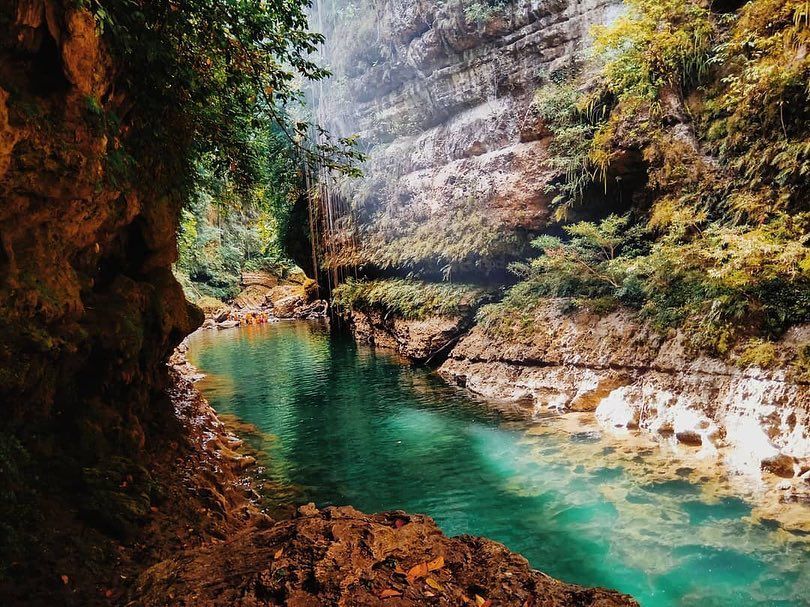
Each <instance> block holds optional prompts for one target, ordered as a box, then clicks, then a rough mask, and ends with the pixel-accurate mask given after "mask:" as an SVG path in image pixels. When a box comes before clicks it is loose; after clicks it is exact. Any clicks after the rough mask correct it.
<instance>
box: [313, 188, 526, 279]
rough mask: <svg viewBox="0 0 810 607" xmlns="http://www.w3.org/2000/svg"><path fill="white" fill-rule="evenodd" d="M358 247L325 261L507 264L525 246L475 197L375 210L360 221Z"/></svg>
mask: <svg viewBox="0 0 810 607" xmlns="http://www.w3.org/2000/svg"><path fill="white" fill-rule="evenodd" d="M358 239H359V241H360V243H359V245H360V246H359V250H350V251H348V252H346V251H338V255H341V254H346V255H351V257H348V256H347V257H339V256H336V257H334V258H331V257H327V259H326V265H327V266H330V265H342V264H343V265H351V264H362V263H373V264H374V265H376V266H377V267H381V268H407V269H411V270H415V271H418V270H427V271H441V272H442V274H443V278H444V279H445V280H450V279H452V277H453V275H454V274H456V273H457V272H464V271H471V270H477V271H488V270H492V269H494V268H497V267H501V268H505V267H506V265H507V264H508V263H509V261H511V260H514V259H515V258H516V257H517V256H518V255H519V252H520V250H521V249H522V248H523V247H524V246H525V240H524V241H521V237H520V235H519V234H517V233H515V232H511V233H510V232H509V231H508V230H506V229H504V226H503V225H501V224H500V223H499V222H498V221H497V220H494V219H492V218H490V217H488V216H487V215H485V214H482V213H481V212H480V209H477V208H476V202H475V200H474V199H470V200H467V201H465V202H461V203H457V204H455V205H449V208H446V209H442V210H441V211H430V210H429V209H423V210H421V211H414V209H413V208H412V207H406V208H404V209H403V208H401V207H393V206H392V207H390V208H382V209H380V210H378V211H376V212H375V213H374V214H373V216H371V217H370V218H368V219H367V220H364V221H362V223H361V225H360V226H359V236H358Z"/></svg>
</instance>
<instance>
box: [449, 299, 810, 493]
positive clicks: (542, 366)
mask: <svg viewBox="0 0 810 607" xmlns="http://www.w3.org/2000/svg"><path fill="white" fill-rule="evenodd" d="M532 327H533V329H532V330H530V331H525V330H523V331H520V332H519V333H517V334H516V335H515V336H513V337H509V336H505V337H504V336H497V335H489V334H487V332H486V331H485V330H484V329H482V328H481V327H476V328H475V329H474V330H473V331H471V332H470V333H469V334H468V335H467V336H465V337H464V338H463V339H462V340H461V341H460V342H459V344H458V345H457V346H456V347H455V348H454V349H453V351H452V352H451V353H450V357H449V358H448V360H447V361H445V363H444V364H443V365H442V367H441V368H440V373H441V374H442V375H444V376H445V377H447V378H448V379H449V380H451V381H453V382H455V383H458V384H460V385H462V386H465V387H467V388H469V389H470V390H472V391H474V392H477V393H479V394H482V395H484V396H487V397H490V398H494V399H499V400H509V401H519V400H525V401H528V402H529V403H530V411H532V412H535V411H536V412H540V411H543V410H549V409H552V410H558V411H561V412H565V411H593V412H595V414H596V417H597V418H598V419H599V420H600V421H601V422H603V424H604V425H605V426H607V427H608V428H614V429H622V430H627V429H631V430H633V429H638V428H640V429H642V430H646V431H649V432H652V433H655V434H657V435H659V436H661V437H662V438H663V439H666V438H667V437H672V439H673V440H677V441H679V442H681V443H685V444H688V445H694V446H696V447H702V448H703V449H704V450H705V451H707V452H708V453H711V454H714V453H717V452H718V451H719V452H720V453H721V455H722V457H723V459H724V460H725V461H726V463H727V464H728V465H729V466H730V467H731V469H732V470H734V471H735V472H738V473H751V472H754V473H758V472H759V470H760V467H763V469H768V470H769V471H771V472H775V473H776V474H778V475H779V476H783V477H785V476H786V477H794V475H795V476H798V475H799V474H805V473H806V472H807V471H808V469H810V430H808V429H809V428H810V384H808V383H807V381H806V380H802V379H800V378H797V377H796V376H795V374H791V372H790V366H789V365H788V364H786V362H785V361H782V362H781V364H777V365H776V366H775V368H774V369H772V370H768V369H762V368H759V367H755V366H749V367H747V368H741V367H735V366H733V365H731V364H729V363H727V362H724V361H721V360H719V359H717V358H712V357H709V356H706V355H701V354H699V353H695V352H694V351H691V350H689V349H688V348H687V347H685V342H686V340H685V336H684V335H683V334H680V333H676V334H674V335H672V336H668V337H667V336H662V335H661V334H659V333H657V332H656V331H654V330H653V329H652V328H651V327H650V326H649V325H647V324H646V323H645V322H643V321H642V320H640V319H639V317H638V315H637V314H635V313H633V312H631V311H627V310H619V311H616V312H613V313H611V314H608V315H606V316H597V315H595V314H590V313H587V312H585V311H580V312H577V313H574V314H565V313H563V312H562V311H561V306H560V302H558V301H554V300H551V301H549V302H548V303H547V304H546V305H545V306H544V307H543V308H542V309H541V310H540V311H539V312H538V314H537V316H536V317H535V319H534V321H533V323H532ZM809 331H810V327H808V326H806V325H805V326H797V327H794V328H793V329H791V330H790V331H789V332H788V333H787V334H786V335H785V337H784V338H783V339H782V340H781V341H780V342H779V344H778V345H779V352H780V355H782V356H783V357H787V358H790V357H791V356H793V355H795V350H796V348H798V347H800V346H801V345H802V344H806V343H807V341H808V339H809V338H810V336H808V332H809ZM805 476H806V474H805ZM804 491H806V488H805V489H804Z"/></svg>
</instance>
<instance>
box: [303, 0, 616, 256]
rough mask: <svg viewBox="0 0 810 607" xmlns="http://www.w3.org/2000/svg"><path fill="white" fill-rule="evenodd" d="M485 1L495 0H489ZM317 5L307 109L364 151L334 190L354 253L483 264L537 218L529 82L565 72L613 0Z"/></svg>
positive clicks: (542, 217) (543, 210)
mask: <svg viewBox="0 0 810 607" xmlns="http://www.w3.org/2000/svg"><path fill="white" fill-rule="evenodd" d="M493 6H494V4H493ZM486 7H490V5H489V4H488V3H486V2H483V3H477V2H473V1H472V0H449V1H447V2H433V1H430V0H417V1H416V2H405V1H402V0H382V1H379V2H369V1H368V0H356V1H354V2H338V3H335V2H331V3H330V2H328V1H326V0H321V1H319V2H317V3H316V6H315V10H314V16H313V27H315V28H316V29H318V28H320V29H321V31H324V33H325V34H326V36H327V42H326V45H325V47H324V49H323V52H322V55H323V57H324V59H325V63H326V65H327V67H329V68H330V69H331V70H332V71H333V73H334V76H333V77H332V78H331V79H330V80H328V81H326V82H325V83H324V84H322V85H320V86H319V87H316V88H315V90H314V91H313V92H312V95H313V99H314V104H315V106H316V107H317V111H318V116H319V119H320V120H321V121H323V122H324V124H326V126H328V127H330V128H332V129H333V130H334V131H336V132H337V133H339V134H351V133H357V134H358V135H359V136H360V141H361V145H363V146H365V147H367V148H368V149H369V160H368V162H367V163H366V164H365V165H364V167H363V168H364V171H365V176H364V177H363V178H362V179H361V180H359V181H354V182H352V183H350V184H348V185H347V186H346V187H345V188H344V194H345V195H346V196H347V197H348V198H349V200H350V202H351V203H352V205H353V206H354V207H355V210H356V213H355V220H356V222H357V223H358V224H359V230H360V232H361V233H362V238H361V244H360V247H361V251H360V255H359V257H356V258H354V259H352V261H353V262H355V263H370V264H372V265H377V266H393V267H398V268H403V267H420V268H421V269H427V270H428V271H430V270H435V269H436V268H437V267H444V266H446V265H449V266H450V269H451V270H452V269H453V268H454V267H463V266H469V265H474V266H476V267H477V269H478V270H479V271H480V270H482V269H483V270H487V269H489V268H490V267H491V266H492V265H496V266H497V265H501V266H502V265H503V261H504V259H506V260H508V259H509V258H510V256H514V255H515V254H516V253H519V251H520V247H521V245H522V244H523V243H524V242H525V238H524V237H525V235H526V234H527V233H531V232H532V231H534V230H537V229H539V228H541V227H543V226H544V225H545V223H546V221H547V218H548V214H549V211H548V204H549V201H550V199H551V196H552V195H551V194H549V193H548V192H547V191H546V186H547V184H548V182H549V180H550V179H551V177H552V176H553V173H552V172H551V171H550V170H549V169H548V168H546V167H545V166H544V160H546V158H547V155H548V153H547V150H548V144H549V137H548V133H547V132H546V131H545V130H544V128H543V125H542V124H541V122H540V121H539V120H538V117H537V116H536V115H535V114H534V112H533V110H532V108H531V107H530V105H531V100H532V98H533V96H534V93H535V91H536V89H537V88H538V87H539V86H540V85H541V84H543V83H544V82H548V80H549V78H551V77H552V76H554V75H556V76H559V77H564V74H565V73H566V69H568V68H570V67H571V65H572V63H573V62H574V61H575V59H576V58H577V57H578V56H579V55H580V54H581V53H582V52H584V51H585V50H586V49H587V46H588V40H589V30H590V28H591V27H592V26H593V25H595V24H601V23H606V22H608V21H610V20H611V19H612V18H613V17H614V16H615V15H616V14H618V12H619V10H620V4H619V2H618V1H617V0H528V1H527V0H521V1H516V2H505V3H500V4H497V6H495V7H494V8H491V9H490V10H491V11H492V13H491V14H488V15H487V16H486V17H485V18H483V17H480V16H476V15H475V14H474V12H473V10H474V9H476V8H479V9H484V10H487V9H486Z"/></svg>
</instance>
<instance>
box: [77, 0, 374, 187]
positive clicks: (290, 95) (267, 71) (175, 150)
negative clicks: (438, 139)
mask: <svg viewBox="0 0 810 607" xmlns="http://www.w3.org/2000/svg"><path fill="white" fill-rule="evenodd" d="M77 2H78V4H79V5H83V6H86V7H87V8H89V9H90V10H91V11H92V12H93V14H94V15H95V18H96V22H97V24H98V28H99V30H100V31H101V32H102V34H103V36H104V38H105V40H106V41H107V42H108V44H109V47H110V48H111V50H112V52H113V54H114V58H115V61H116V63H117V65H118V66H120V69H118V70H117V72H118V79H117V81H116V95H113V96H110V98H109V99H104V100H93V101H92V104H91V106H92V107H90V109H91V111H93V112H95V113H104V114H105V115H111V116H112V115H115V114H117V115H118V116H119V118H120V124H121V125H125V128H120V129H117V130H116V132H114V133H113V135H114V137H113V138H112V139H113V140H114V141H115V145H116V147H115V149H116V150H118V149H121V150H126V152H125V153H126V154H127V156H128V157H129V158H131V159H132V161H133V163H136V164H137V166H138V167H139V168H140V169H141V170H142V171H143V172H144V173H145V174H149V175H151V176H152V179H153V181H155V182H156V183H155V185H158V184H160V185H162V186H164V187H165V186H166V185H171V186H172V187H173V188H176V189H179V190H181V191H182V190H185V191H189V190H191V189H193V186H194V180H195V178H196V175H195V167H196V165H197V164H198V163H199V162H200V160H201V159H202V158H205V159H206V163H207V164H209V165H210V166H211V167H212V169H213V170H214V172H215V173H217V174H219V175H221V176H224V175H229V179H230V180H231V182H232V183H233V185H234V187H236V188H239V189H249V188H250V187H252V186H253V184H255V183H256V182H257V181H259V180H260V173H261V170H262V162H263V158H262V156H261V149H262V145H261V141H258V140H257V139H256V134H257V133H263V132H270V131H271V130H272V129H273V128H275V129H277V130H279V129H280V131H281V132H283V133H285V136H287V137H288V138H289V140H290V141H291V142H293V141H295V142H296V143H295V147H296V152H302V153H303V156H304V157H305V159H306V158H312V159H314V158H315V157H322V161H323V162H325V163H326V164H329V165H330V166H332V165H333V166H334V167H335V168H337V169H338V170H344V171H345V172H348V173H352V174H353V173H355V172H356V168H355V166H354V162H355V161H356V160H359V159H360V158H361V157H362V155H360V154H359V153H357V152H356V151H355V150H354V148H353V142H352V141H351V140H349V139H340V140H337V141H335V140H333V139H332V138H330V137H329V136H328V134H327V133H324V132H322V131H319V132H320V133H321V135H322V137H321V141H322V143H320V144H318V145H317V146H314V147H308V148H306V149H305V147H304V146H302V145H301V144H299V143H297V142H299V141H303V140H304V139H305V136H306V135H307V134H308V133H309V132H310V130H311V128H312V127H311V126H310V125H309V124H307V123H305V122H297V121H294V120H291V119H290V118H289V113H288V112H286V111H285V110H286V108H288V107H290V106H292V105H294V104H297V103H298V102H300V100H301V92H300V87H299V86H298V83H297V79H299V78H301V77H303V78H304V79H309V80H318V79H321V78H323V77H325V76H326V75H328V72H326V71H325V70H324V69H322V68H320V67H319V66H317V65H316V64H315V63H314V62H313V61H312V60H311V59H310V55H311V54H312V53H314V51H315V50H316V48H317V45H318V44H319V43H321V42H322V40H323V38H322V36H321V35H320V34H317V33H313V32H311V31H310V30H309V27H308V23H307V15H306V9H307V7H308V5H309V2H308V0H290V1H286V2H265V1H264V0H240V1H227V2H221V1H219V0H189V1H187V2H184V3H183V4H182V6H181V7H178V6H175V5H174V4H173V3H172V2H169V1H167V0H146V1H144V2H137V3H135V2H132V0H77ZM315 128H316V129H317V127H315ZM123 153H124V152H122V154H123ZM115 162H116V164H117V165H119V166H120V165H122V164H124V163H123V162H122V160H121V159H120V158H119V159H116V160H115Z"/></svg>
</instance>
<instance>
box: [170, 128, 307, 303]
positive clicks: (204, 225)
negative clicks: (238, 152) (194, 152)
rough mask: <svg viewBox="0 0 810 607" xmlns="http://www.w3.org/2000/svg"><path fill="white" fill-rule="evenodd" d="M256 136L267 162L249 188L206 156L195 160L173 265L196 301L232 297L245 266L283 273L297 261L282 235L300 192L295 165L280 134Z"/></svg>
mask: <svg viewBox="0 0 810 607" xmlns="http://www.w3.org/2000/svg"><path fill="white" fill-rule="evenodd" d="M258 135H262V137H259V136H258ZM256 141H257V143H255V145H257V146H258V145H259V144H261V145H262V146H263V148H262V157H263V158H264V162H263V163H261V164H260V165H259V166H258V168H259V169H260V170H259V171H258V172H257V181H256V182H255V183H254V184H253V186H252V187H251V188H249V189H247V190H244V189H240V188H238V187H236V186H235V185H234V184H233V183H232V182H230V181H229V180H228V179H227V177H221V176H219V175H217V173H216V172H215V170H214V168H213V163H211V162H209V163H205V160H206V158H207V157H206V158H204V159H203V160H202V161H201V162H200V163H199V164H198V165H197V170H196V178H195V183H196V186H195V190H194V192H193V193H192V196H191V197H190V200H189V203H188V205H187V207H186V208H185V209H183V211H182V215H181V221H180V229H179V231H178V253H179V255H178V261H177V264H176V266H175V273H176V274H177V275H178V278H179V279H180V282H181V284H182V285H183V287H184V290H185V291H186V294H187V296H188V297H189V298H190V299H192V300H196V299H198V298H199V297H201V296H208V297H214V298H217V299H220V300H227V299H230V298H232V297H234V296H235V295H237V293H238V292H239V280H240V276H241V273H242V271H243V270H249V271H255V270H268V271H273V272H276V273H283V272H284V270H285V269H287V268H290V267H292V266H293V265H294V264H293V263H292V262H291V261H289V260H288V259H287V257H286V255H285V254H284V250H283V246H282V238H283V234H284V231H285V230H286V229H287V228H288V223H289V222H290V213H291V210H292V206H293V204H294V203H295V201H296V199H297V198H298V196H299V195H300V194H301V187H302V186H301V183H300V176H299V172H298V170H297V165H296V163H295V160H294V158H293V156H292V155H290V154H286V153H285V152H284V149H285V147H287V146H288V143H287V142H286V140H285V139H284V138H283V136H281V135H280V134H273V133H269V134H264V133H260V134H257V137H256Z"/></svg>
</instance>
